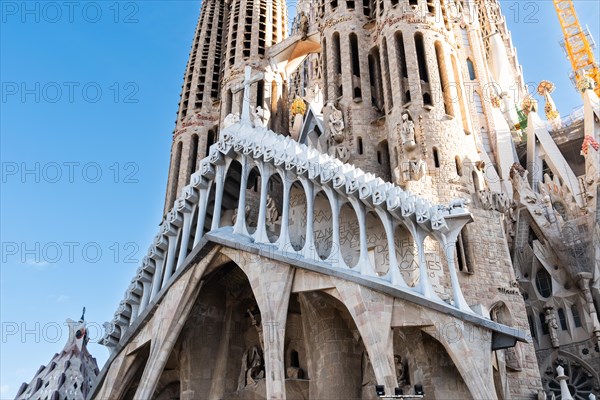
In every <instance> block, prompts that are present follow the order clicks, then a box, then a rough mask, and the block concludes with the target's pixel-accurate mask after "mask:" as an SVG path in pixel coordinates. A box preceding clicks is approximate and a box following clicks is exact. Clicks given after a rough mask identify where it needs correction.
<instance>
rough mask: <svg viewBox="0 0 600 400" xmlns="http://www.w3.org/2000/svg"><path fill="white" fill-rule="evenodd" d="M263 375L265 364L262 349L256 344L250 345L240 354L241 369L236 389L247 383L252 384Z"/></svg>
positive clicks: (240, 388)
mask: <svg viewBox="0 0 600 400" xmlns="http://www.w3.org/2000/svg"><path fill="white" fill-rule="evenodd" d="M264 377H265V365H264V360H263V355H262V351H261V350H260V349H259V348H258V346H252V347H251V348H250V349H248V350H246V351H245V352H244V355H243V356H242V369H241V372H240V377H239V379H238V390H242V389H243V388H245V387H246V386H248V385H254V384H255V383H256V382H258V381H259V380H261V379H264Z"/></svg>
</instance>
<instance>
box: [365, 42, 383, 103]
mask: <svg viewBox="0 0 600 400" xmlns="http://www.w3.org/2000/svg"><path fill="white" fill-rule="evenodd" d="M368 60H369V82H370V84H371V105H372V106H373V107H375V108H376V109H377V111H379V112H383V111H385V104H384V102H383V85H382V82H381V64H380V62H379V48H378V47H374V48H373V49H372V50H371V51H370V52H369V56H368Z"/></svg>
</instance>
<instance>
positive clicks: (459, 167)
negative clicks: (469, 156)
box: [454, 156, 462, 176]
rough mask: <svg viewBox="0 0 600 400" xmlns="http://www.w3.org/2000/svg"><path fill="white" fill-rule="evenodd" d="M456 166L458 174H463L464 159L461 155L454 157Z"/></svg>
mask: <svg viewBox="0 0 600 400" xmlns="http://www.w3.org/2000/svg"><path fill="white" fill-rule="evenodd" d="M454 166H455V167H456V174H457V175H458V176H462V161H461V160H460V157H459V156H456V157H454Z"/></svg>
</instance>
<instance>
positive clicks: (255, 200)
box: [236, 167, 262, 234]
mask: <svg viewBox="0 0 600 400" xmlns="http://www.w3.org/2000/svg"><path fill="white" fill-rule="evenodd" d="M261 179H262V176H261V174H260V171H259V170H258V168H257V167H254V168H252V170H251V171H250V173H249V174H248V183H247V185H246V209H245V210H244V212H245V213H246V228H247V229H248V233H250V234H253V233H254V232H256V227H257V226H258V211H259V209H260V191H261ZM241 211H242V210H236V215H237V213H238V212H241Z"/></svg>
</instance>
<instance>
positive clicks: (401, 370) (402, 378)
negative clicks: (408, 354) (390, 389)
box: [394, 354, 410, 388]
mask: <svg viewBox="0 0 600 400" xmlns="http://www.w3.org/2000/svg"><path fill="white" fill-rule="evenodd" d="M394 368H395V370H396V379H397V380H398V387H399V388H401V387H403V386H406V385H410V376H409V375H408V362H407V360H406V359H405V358H404V357H402V356H400V355H398V354H395V355H394Z"/></svg>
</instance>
